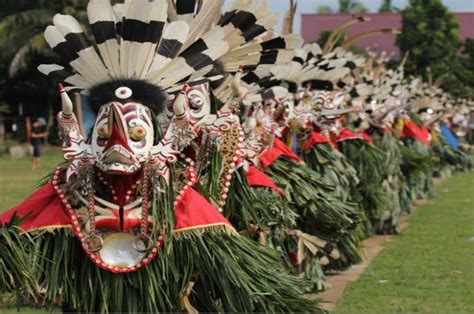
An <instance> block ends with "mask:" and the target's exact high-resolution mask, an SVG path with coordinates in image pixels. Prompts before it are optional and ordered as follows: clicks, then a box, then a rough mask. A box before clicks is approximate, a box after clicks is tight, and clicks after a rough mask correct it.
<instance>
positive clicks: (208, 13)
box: [181, 0, 224, 51]
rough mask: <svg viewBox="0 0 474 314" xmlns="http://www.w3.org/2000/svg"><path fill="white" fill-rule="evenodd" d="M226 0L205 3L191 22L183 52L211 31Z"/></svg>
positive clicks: (211, 0)
mask: <svg viewBox="0 0 474 314" xmlns="http://www.w3.org/2000/svg"><path fill="white" fill-rule="evenodd" d="M223 4H224V0H208V1H204V3H203V5H202V7H201V10H200V11H199V13H198V14H197V15H196V17H195V18H194V19H193V20H192V21H191V24H189V25H190V29H191V31H190V32H189V35H188V38H187V40H186V42H185V43H184V45H183V47H182V48H181V51H184V50H186V48H188V47H189V46H190V45H191V44H192V43H193V42H195V41H196V40H197V39H198V38H199V37H200V36H201V35H202V34H204V33H205V32H207V31H209V30H210V28H211V25H212V22H213V16H214V14H215V13H216V11H217V12H219V11H220V10H221V7H222V5H223Z"/></svg>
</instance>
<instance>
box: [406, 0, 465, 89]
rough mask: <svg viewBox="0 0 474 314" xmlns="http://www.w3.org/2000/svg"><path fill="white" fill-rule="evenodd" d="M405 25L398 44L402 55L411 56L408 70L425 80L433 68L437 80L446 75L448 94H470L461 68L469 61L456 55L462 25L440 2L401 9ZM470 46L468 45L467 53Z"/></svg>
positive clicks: (421, 0) (416, 0)
mask: <svg viewBox="0 0 474 314" xmlns="http://www.w3.org/2000/svg"><path fill="white" fill-rule="evenodd" d="M402 23H403V24H402V32H401V34H400V35H398V37H397V44H398V46H399V48H400V50H401V52H402V54H405V53H407V52H408V53H409V58H408V60H407V62H406V64H405V71H406V72H407V73H408V74H415V75H421V76H423V77H424V78H425V79H426V78H427V69H428V68H431V70H432V73H433V76H434V78H435V79H436V78H437V77H440V76H442V75H443V76H446V75H447V77H446V79H445V85H444V86H443V87H444V88H445V89H446V90H447V91H449V92H452V93H453V94H455V95H465V94H466V93H468V90H469V87H468V86H464V82H463V81H461V80H460V78H464V79H466V78H467V77H469V74H468V73H466V69H463V66H462V65H463V64H464V62H466V61H463V60H460V58H459V57H458V56H457V53H458V51H459V49H460V47H461V41H460V40H459V24H458V22H457V20H456V18H455V16H454V15H453V14H451V13H450V12H449V11H448V9H447V8H446V7H445V6H444V5H443V4H442V2H441V0H410V4H409V6H407V7H406V8H405V9H404V10H402ZM470 44H471V43H470V42H468V43H467V50H469V49H470ZM465 50H466V49H465Z"/></svg>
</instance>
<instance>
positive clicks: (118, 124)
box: [104, 104, 131, 151]
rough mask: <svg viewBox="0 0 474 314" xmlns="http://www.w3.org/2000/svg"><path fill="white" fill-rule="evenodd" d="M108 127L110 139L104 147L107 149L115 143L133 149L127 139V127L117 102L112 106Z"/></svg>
mask: <svg viewBox="0 0 474 314" xmlns="http://www.w3.org/2000/svg"><path fill="white" fill-rule="evenodd" d="M108 127H109V128H108V129H109V140H108V141H107V145H106V146H105V148H104V149H105V150H107V149H109V148H110V147H112V146H114V145H121V146H123V147H124V148H126V149H127V150H129V151H131V148H130V146H129V145H128V141H127V135H126V134H127V133H126V127H125V126H124V124H123V120H122V114H121V112H120V109H119V108H118V107H117V105H115V104H113V105H111V106H110V111H109V122H108Z"/></svg>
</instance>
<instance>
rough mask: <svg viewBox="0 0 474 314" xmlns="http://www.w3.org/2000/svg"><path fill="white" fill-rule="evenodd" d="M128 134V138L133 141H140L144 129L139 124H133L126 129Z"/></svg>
mask: <svg viewBox="0 0 474 314" xmlns="http://www.w3.org/2000/svg"><path fill="white" fill-rule="evenodd" d="M128 135H130V138H131V139H132V140H133V141H136V142H138V141H141V140H143V139H144V138H145V136H146V130H145V128H143V127H141V126H133V127H131V128H129V129H128Z"/></svg>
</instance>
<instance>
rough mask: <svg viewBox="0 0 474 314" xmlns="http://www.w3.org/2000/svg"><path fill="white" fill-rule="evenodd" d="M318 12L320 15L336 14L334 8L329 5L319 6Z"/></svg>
mask: <svg viewBox="0 0 474 314" xmlns="http://www.w3.org/2000/svg"><path fill="white" fill-rule="evenodd" d="M316 12H318V13H320V14H328V13H334V12H333V10H332V8H331V7H330V6H329V5H318V6H317V7H316Z"/></svg>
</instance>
